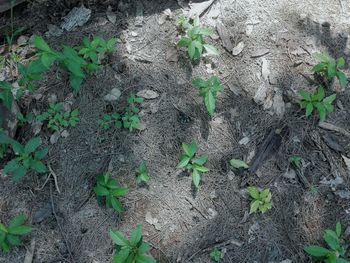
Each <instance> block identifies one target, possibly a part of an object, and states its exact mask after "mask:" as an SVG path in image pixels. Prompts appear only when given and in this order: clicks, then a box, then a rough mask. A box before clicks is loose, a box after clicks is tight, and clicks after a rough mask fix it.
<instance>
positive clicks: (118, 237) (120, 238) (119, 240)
mask: <svg viewBox="0 0 350 263" xmlns="http://www.w3.org/2000/svg"><path fill="white" fill-rule="evenodd" d="M109 236H110V237H111V239H112V241H113V242H114V243H115V244H116V245H118V246H122V247H127V246H130V242H129V240H127V239H126V238H125V237H124V235H123V234H122V233H120V232H119V231H113V230H110V231H109Z"/></svg>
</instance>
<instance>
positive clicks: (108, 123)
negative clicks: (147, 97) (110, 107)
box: [98, 113, 123, 130]
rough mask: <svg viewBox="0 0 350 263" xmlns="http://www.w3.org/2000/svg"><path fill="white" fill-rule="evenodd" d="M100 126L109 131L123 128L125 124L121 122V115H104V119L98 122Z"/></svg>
mask: <svg viewBox="0 0 350 263" xmlns="http://www.w3.org/2000/svg"><path fill="white" fill-rule="evenodd" d="M98 125H99V126H100V127H101V128H102V129H104V130H108V129H110V128H111V127H115V128H118V129H120V128H121V127H123V123H122V122H121V116H120V114H119V113H112V114H104V115H103V117H102V119H99V120H98Z"/></svg>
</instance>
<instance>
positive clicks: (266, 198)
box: [247, 186, 272, 214]
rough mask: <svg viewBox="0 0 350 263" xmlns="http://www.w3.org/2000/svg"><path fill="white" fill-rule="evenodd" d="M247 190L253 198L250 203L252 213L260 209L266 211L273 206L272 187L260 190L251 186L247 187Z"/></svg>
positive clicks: (262, 211)
mask: <svg viewBox="0 0 350 263" xmlns="http://www.w3.org/2000/svg"><path fill="white" fill-rule="evenodd" d="M247 192H248V193H249V195H250V197H251V199H252V202H251V204H250V212H249V213H250V214H252V213H256V211H258V210H260V212H261V213H265V212H267V211H268V210H270V209H271V208H272V201H271V198H272V194H271V192H270V189H265V190H264V191H260V190H259V189H258V188H256V187H253V186H250V187H247Z"/></svg>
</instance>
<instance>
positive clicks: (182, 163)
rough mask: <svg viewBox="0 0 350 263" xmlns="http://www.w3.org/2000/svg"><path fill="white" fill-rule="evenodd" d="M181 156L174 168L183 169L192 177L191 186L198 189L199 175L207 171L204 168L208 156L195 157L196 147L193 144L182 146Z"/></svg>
mask: <svg viewBox="0 0 350 263" xmlns="http://www.w3.org/2000/svg"><path fill="white" fill-rule="evenodd" d="M182 149H183V154H182V155H181V156H180V160H179V163H178V165H177V167H176V168H185V169H187V170H188V171H189V172H190V173H191V175H192V181H193V184H194V185H195V186H196V187H197V188H198V186H199V183H200V181H201V174H202V173H205V172H208V171H209V169H208V168H206V167H205V166H204V164H205V163H206V162H207V160H208V155H202V156H196V153H197V149H198V146H197V144H196V143H195V142H193V143H191V144H186V143H183V144H182Z"/></svg>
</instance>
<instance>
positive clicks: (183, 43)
mask: <svg viewBox="0 0 350 263" xmlns="http://www.w3.org/2000/svg"><path fill="white" fill-rule="evenodd" d="M190 43H191V39H190V38H188V37H182V38H181V39H180V41H179V42H178V43H177V46H178V47H188V46H189V45H190Z"/></svg>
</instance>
